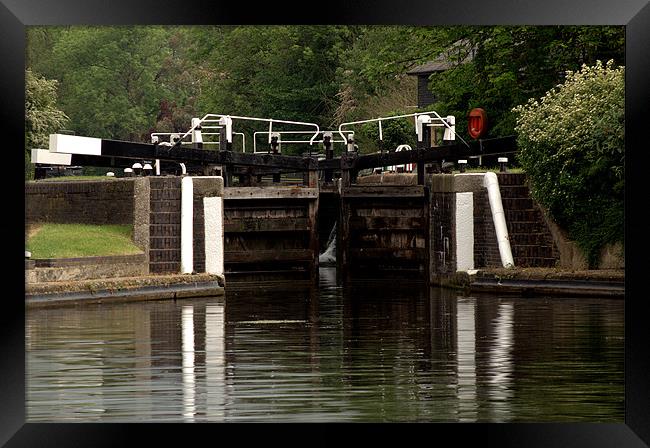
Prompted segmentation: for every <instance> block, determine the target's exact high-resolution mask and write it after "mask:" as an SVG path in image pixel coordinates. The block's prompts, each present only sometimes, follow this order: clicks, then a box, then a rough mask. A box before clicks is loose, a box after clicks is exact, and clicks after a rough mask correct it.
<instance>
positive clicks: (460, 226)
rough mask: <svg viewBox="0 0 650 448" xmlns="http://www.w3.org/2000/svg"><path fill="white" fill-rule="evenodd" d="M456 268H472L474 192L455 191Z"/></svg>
mask: <svg viewBox="0 0 650 448" xmlns="http://www.w3.org/2000/svg"><path fill="white" fill-rule="evenodd" d="M455 237H456V270H457V271H468V270H470V269H474V193H472V192H464V193H456V236H455Z"/></svg>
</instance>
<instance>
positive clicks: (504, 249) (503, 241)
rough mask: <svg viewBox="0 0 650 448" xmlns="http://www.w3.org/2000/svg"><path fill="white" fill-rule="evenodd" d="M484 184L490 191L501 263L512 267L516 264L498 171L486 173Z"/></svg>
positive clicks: (506, 266) (489, 195)
mask: <svg viewBox="0 0 650 448" xmlns="http://www.w3.org/2000/svg"><path fill="white" fill-rule="evenodd" d="M483 186H484V187H485V188H487V192H488V200H489V201H490V210H491V211H492V220H493V222H494V230H495V231H496V234H497V244H498V245H499V254H500V255H501V264H502V265H503V267H504V268H512V267H514V266H515V262H514V259H513V258H512V250H511V248H510V239H509V238H508V226H507V225H506V214H505V212H504V211H503V203H502V202H501V191H499V179H498V178H497V175H496V173H493V172H491V171H490V172H487V173H485V176H484V177H483Z"/></svg>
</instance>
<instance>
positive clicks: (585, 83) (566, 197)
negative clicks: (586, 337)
mask: <svg viewBox="0 0 650 448" xmlns="http://www.w3.org/2000/svg"><path fill="white" fill-rule="evenodd" d="M513 112H514V113H515V114H516V116H517V125H516V127H515V130H516V131H517V134H518V135H517V140H518V145H519V161H520V163H521V165H522V167H523V168H524V169H525V171H526V173H527V174H528V177H529V179H530V184H531V192H532V195H533V197H534V198H535V199H536V200H537V201H538V202H539V203H540V204H542V205H543V206H544V207H545V208H547V210H548V211H549V213H550V215H551V216H552V217H553V219H554V220H555V221H556V223H557V224H558V225H560V226H561V227H562V228H564V229H565V230H566V231H567V232H568V234H569V237H570V238H572V239H573V240H575V241H576V242H577V243H578V245H579V246H580V247H581V248H582V249H583V250H584V252H585V254H586V255H587V259H588V261H589V265H590V267H595V266H596V265H597V263H598V260H599V255H600V251H601V249H602V247H603V246H604V245H605V244H607V243H613V242H617V241H620V242H623V225H624V222H623V217H624V214H623V210H624V196H623V193H624V183H625V176H624V174H625V173H624V160H625V145H624V138H625V128H624V121H625V68H624V67H615V66H614V63H613V61H609V62H607V64H605V65H603V64H602V63H601V62H600V61H598V62H597V63H596V65H594V66H592V67H588V66H586V65H583V66H582V68H581V70H579V71H577V72H571V71H569V72H567V73H566V79H565V82H564V83H563V84H560V85H557V86H556V87H554V88H553V89H551V90H550V91H548V92H547V93H546V94H545V95H544V96H543V97H542V98H541V99H539V100H536V99H530V100H529V101H528V102H527V103H526V104H524V105H520V106H517V107H516V108H514V109H513Z"/></svg>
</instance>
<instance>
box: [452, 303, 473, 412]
mask: <svg viewBox="0 0 650 448" xmlns="http://www.w3.org/2000/svg"><path fill="white" fill-rule="evenodd" d="M474 301H475V299H473V298H466V297H462V298H459V299H458V305H457V311H456V322H457V323H456V330H457V344H458V351H457V353H458V355H457V357H458V374H457V375H458V381H457V384H458V391H457V394H458V420H459V421H461V422H473V421H476V417H477V415H476V404H477V403H476V360H475V358H474V357H475V355H476V326H475V323H474V313H475V305H474Z"/></svg>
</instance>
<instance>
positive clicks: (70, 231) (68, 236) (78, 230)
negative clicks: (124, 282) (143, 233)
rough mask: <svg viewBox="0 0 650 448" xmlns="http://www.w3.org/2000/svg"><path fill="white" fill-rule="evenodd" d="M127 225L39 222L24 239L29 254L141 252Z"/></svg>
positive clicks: (76, 254) (51, 255)
mask: <svg viewBox="0 0 650 448" xmlns="http://www.w3.org/2000/svg"><path fill="white" fill-rule="evenodd" d="M132 233H133V226H130V225H88V224H42V225H38V226H36V228H35V229H34V230H33V231H32V232H31V236H30V237H29V239H28V241H27V250H29V251H31V253H32V258H71V257H90V256H99V255H129V254H137V253H141V252H142V251H141V250H140V248H139V247H137V246H136V245H135V244H134V243H133V241H132V239H131V237H132Z"/></svg>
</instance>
